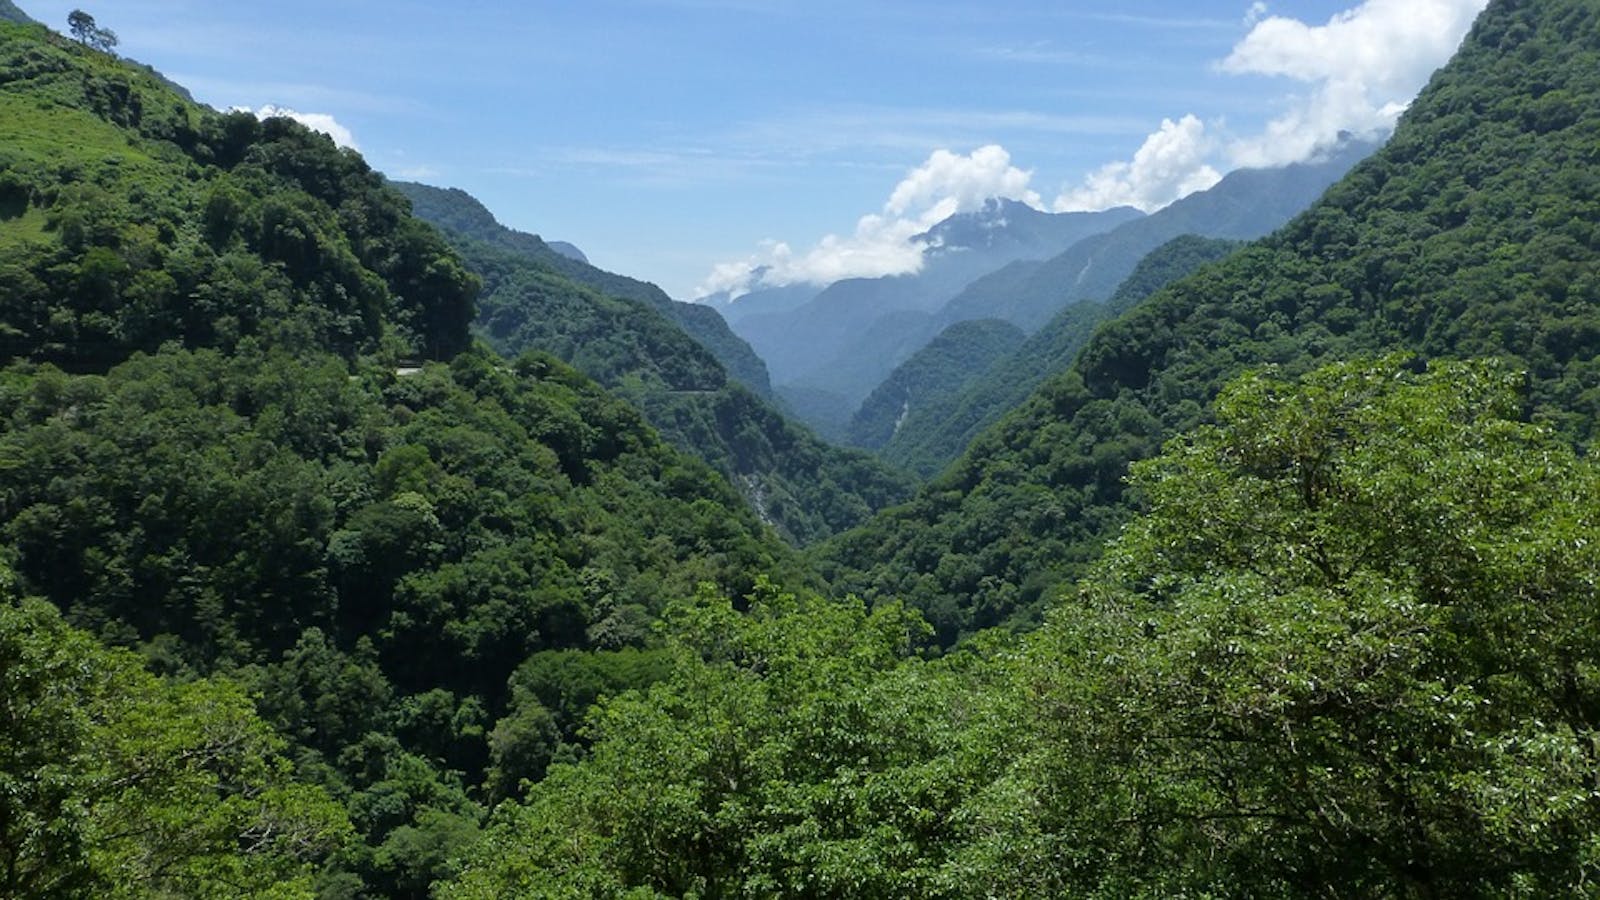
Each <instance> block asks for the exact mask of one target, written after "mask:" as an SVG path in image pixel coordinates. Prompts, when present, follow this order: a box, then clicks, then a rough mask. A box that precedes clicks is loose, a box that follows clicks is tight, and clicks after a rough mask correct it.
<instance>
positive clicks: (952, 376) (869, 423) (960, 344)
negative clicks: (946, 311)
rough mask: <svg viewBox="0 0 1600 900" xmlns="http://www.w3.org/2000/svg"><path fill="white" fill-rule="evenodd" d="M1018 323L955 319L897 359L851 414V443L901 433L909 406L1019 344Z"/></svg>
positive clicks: (941, 393) (947, 390) (873, 445)
mask: <svg viewBox="0 0 1600 900" xmlns="http://www.w3.org/2000/svg"><path fill="white" fill-rule="evenodd" d="M1026 337H1027V336H1026V335H1024V334H1023V333H1022V329H1020V328H1018V327H1017V326H1015V325H1012V324H1011V323H1010V322H1002V321H1000V320H999V319H978V320H976V321H972V322H959V323H957V324H955V325H952V326H950V327H949V328H946V329H945V330H944V331H942V332H940V334H939V336H938V337H936V338H934V339H933V341H932V342H930V343H929V344H928V345H927V346H926V347H923V348H922V349H921V350H918V351H917V352H916V353H914V354H912V356H911V358H910V359H908V360H906V361H905V362H903V363H901V364H900V365H899V366H898V367H896V368H895V370H894V372H893V373H891V374H890V375H889V377H888V378H887V379H885V380H884V382H883V384H880V385H878V388H877V389H876V390H874V391H873V392H872V394H871V395H869V396H868V397H867V399H866V402H864V403H862V404H861V408H860V409H859V410H857V411H856V414H855V416H853V417H852V418H851V420H850V437H849V439H850V443H851V444H852V445H854V446H857V447H865V448H867V449H869V450H880V449H882V448H883V447H884V446H885V445H887V444H888V443H889V442H890V441H891V440H893V439H894V438H895V437H896V436H898V435H899V433H900V427H901V426H902V425H903V424H904V423H905V422H906V421H907V419H908V417H909V416H910V413H911V410H912V409H921V408H923V407H924V406H925V405H926V404H928V403H929V402H930V399H931V398H942V397H947V396H950V395H953V394H955V393H956V392H957V391H959V390H960V388H961V386H962V385H964V384H966V383H968V382H969V381H970V380H971V379H972V378H974V377H975V376H976V375H977V374H980V373H982V372H985V371H987V370H988V369H989V368H990V367H991V366H993V365H994V364H995V362H996V361H997V360H999V359H1001V358H1003V357H1005V356H1007V355H1009V354H1011V353H1013V352H1015V351H1016V350H1017V348H1018V347H1019V346H1022V343H1023V340H1024V339H1025V338H1026Z"/></svg>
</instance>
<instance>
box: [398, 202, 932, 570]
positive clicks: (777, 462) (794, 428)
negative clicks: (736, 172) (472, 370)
mask: <svg viewBox="0 0 1600 900" xmlns="http://www.w3.org/2000/svg"><path fill="white" fill-rule="evenodd" d="M401 187H402V188H404V189H405V190H406V192H407V193H408V194H409V195H410V196H412V197H413V198H415V199H416V201H417V204H418V210H419V212H420V213H421V214H422V215H423V216H426V217H430V218H432V219H433V221H435V222H436V223H437V224H438V225H439V226H440V227H441V228H443V229H444V231H445V233H446V235H447V236H448V237H449V238H450V240H451V242H452V244H453V245H454V246H455V247H456V248H457V249H458V251H459V252H460V253H461V256H462V259H463V260H464V262H465V263H466V265H467V267H468V268H469V269H470V270H471V271H472V272H474V273H475V274H477V275H478V276H480V277H481V278H482V280H483V285H484V289H483V293H482V295H481V296H480V298H479V301H478V317H477V326H478V328H479V330H480V332H481V333H482V334H483V335H484V337H485V338H487V339H488V340H489V342H490V343H491V344H492V345H493V346H494V347H495V348H496V349H498V350H500V351H501V352H502V353H505V354H506V355H508V356H512V355H515V354H518V353H522V352H524V351H528V350H539V351H545V352H550V353H554V354H557V355H558V356H560V357H561V358H562V359H565V360H567V361H568V362H570V363H572V364H573V365H574V366H576V367H578V368H579V369H580V370H582V371H583V372H584V373H585V374H587V375H589V376H590V377H592V378H595V379H597V380H598V381H600V382H601V383H602V384H604V385H605V386H606V387H608V388H611V389H612V390H613V391H615V392H617V393H618V394H619V395H621V396H623V397H625V398H627V399H628V400H629V401H631V402H632V403H633V404H634V405H635V406H637V407H638V408H639V409H640V410H642V411H643V412H644V414H645V418H646V419H647V420H648V421H649V422H650V424H651V425H652V426H654V427H655V428H656V429H657V430H659V431H660V432H661V434H662V436H663V437H664V438H666V439H667V441H669V442H670V443H672V444H673V445H674V446H676V447H677V448H678V449H680V450H683V451H684V452H687V453H690V454H693V455H695V456H698V457H699V458H700V459H702V460H704V461H705V462H707V463H708V464H710V465H711V466H712V467H713V468H715V469H716V470H717V471H718V472H720V473H722V474H723V475H724V476H725V477H727V478H728V480H729V481H731V482H732V483H733V484H734V485H735V486H736V487H737V488H738V489H739V490H740V492H741V493H742V494H743V495H744V497H745V500H746V502H748V503H749V504H750V505H751V507H752V508H754V509H755V510H756V512H757V515H759V516H760V517H761V519H762V520H763V521H765V522H767V523H769V524H771V525H773V526H774V527H776V528H777V529H778V531H779V533H780V534H782V535H783V536H784V537H786V538H788V539H789V540H790V541H792V542H794V543H797V544H809V543H814V542H816V541H818V540H821V539H823V538H826V537H829V536H831V535H833V534H837V533H839V532H841V531H843V530H845V529H847V528H851V527H854V526H856V525H859V524H861V523H862V522H863V521H865V520H866V519H867V517H868V516H869V515H871V514H872V513H873V512H876V511H877V510H879V509H883V508H884V507H886V506H889V505H891V504H893V503H898V502H900V501H902V500H904V499H906V498H907V497H908V496H910V494H911V490H912V483H911V480H910V479H909V478H907V477H906V476H904V475H901V474H899V473H897V472H895V471H893V470H891V469H890V468H889V467H887V466H885V465H884V464H882V463H880V462H878V461H877V460H875V459H873V458H872V457H870V456H868V455H866V454H864V453H860V452H857V451H851V450H843V449H839V448H835V447H831V446H829V445H827V444H824V443H823V442H821V441H819V440H817V438H815V437H814V436H813V435H811V434H810V433H809V432H808V431H807V430H806V429H804V428H802V427H800V426H798V425H796V424H794V423H793V422H791V421H789V420H788V419H786V418H785V417H784V416H783V415H782V414H781V413H779V412H778V411H777V410H776V409H774V408H773V407H772V405H771V404H770V403H768V402H766V401H764V400H762V399H761V398H760V397H758V396H756V393H755V392H754V391H753V390H752V389H750V388H747V387H746V386H745V385H744V384H742V383H739V382H738V381H737V380H735V379H730V377H729V371H728V370H727V369H725V368H724V366H723V364H722V363H721V361H720V360H719V359H718V358H717V356H720V357H722V358H724V359H725V358H727V357H728V355H729V354H728V353H722V354H717V355H716V356H714V355H713V354H712V353H711V352H708V351H707V349H706V348H705V347H702V346H701V345H700V344H699V343H697V342H696V341H695V340H694V339H693V338H691V337H690V336H689V334H686V333H685V332H684V331H682V330H680V329H679V328H678V327H677V326H675V325H674V324H673V323H672V322H670V321H668V319H667V318H666V316H665V315H663V314H662V313H661V312H658V311H657V309H656V307H660V306H661V304H666V307H663V308H666V309H667V310H668V312H672V314H673V315H674V316H676V317H678V318H679V319H680V320H681V319H683V318H684V317H685V316H688V315H689V314H691V313H692V314H693V315H695V316H709V317H711V318H713V319H715V320H716V324H717V326H718V328H719V329H720V331H717V332H715V333H716V334H720V335H721V336H722V338H721V339H720V342H721V343H724V344H726V343H728V342H732V343H733V344H737V346H738V347H740V348H743V354H746V355H751V358H754V357H753V354H750V350H749V347H747V346H746V345H745V344H744V342H743V341H740V340H738V339H737V338H735V337H733V335H732V334H731V333H730V332H728V331H727V326H726V325H723V324H722V320H721V318H720V316H718V315H717V313H716V311H715V310H712V309H709V308H707V307H703V306H695V305H694V304H687V303H677V304H674V303H672V301H670V300H667V299H666V295H664V294H661V292H660V290H659V289H657V288H655V287H654V286H652V285H647V284H643V283H642V282H636V281H633V280H632V279H626V278H622V277H621V276H617V275H612V274H610V273H607V272H602V271H601V270H599V269H596V268H594V267H592V266H588V265H586V264H583V263H580V262H578V261H576V260H571V259H567V258H566V257H562V256H560V255H559V254H556V253H555V251H553V250H551V249H550V248H549V247H548V246H547V245H545V244H544V242H542V241H540V240H539V239H538V238H536V237H534V236H532V235H528V234H522V233H520V232H516V231H511V230H510V229H507V228H504V227H502V226H501V225H499V224H498V223H497V222H495V221H494V219H493V217H492V216H490V215H489V213H488V211H487V210H485V209H484V208H483V207H482V205H480V204H478V203H477V202H476V201H474V200H472V198H471V197H469V196H467V195H466V194H463V193H462V192H460V191H444V190H440V189H438V188H429V187H424V186H422V185H401ZM575 279H582V281H583V283H582V284H579V283H577V281H575ZM650 296H657V298H658V300H659V303H657V304H656V307H652V306H647V305H646V302H645V299H648V297H650ZM639 298H645V299H639ZM679 307H687V308H688V309H687V310H682V311H678V312H673V310H675V309H677V308H679ZM734 356H735V358H736V359H737V358H739V357H738V354H734ZM758 365H759V363H758ZM735 371H737V370H735ZM755 374H756V375H757V376H759V379H760V384H761V385H762V386H764V385H765V383H766V371H765V369H764V368H763V369H760V370H759V371H758V372H756V373H755Z"/></svg>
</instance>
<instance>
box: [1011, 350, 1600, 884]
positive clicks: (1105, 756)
mask: <svg viewBox="0 0 1600 900" xmlns="http://www.w3.org/2000/svg"><path fill="white" fill-rule="evenodd" d="M1417 368H1418V366H1417V365H1416V364H1414V363H1410V362H1407V361H1406V360H1404V359H1403V358H1389V359H1385V360H1380V361H1376V362H1371V361H1368V362H1362V363H1350V364H1341V365H1337V366H1332V367H1329V368H1326V369H1322V370H1319V371H1317V372H1314V373H1312V374H1311V375H1308V376H1306V377H1305V378H1304V379H1302V380H1300V381H1299V382H1290V381H1286V380H1283V379H1280V378H1277V377H1274V376H1272V375H1271V374H1262V373H1258V374H1255V375H1249V376H1246V377H1244V378H1242V379H1240V380H1238V381H1236V382H1234V383H1233V384H1232V385H1231V386H1230V387H1229V388H1228V389H1227V390H1225V391H1224V392H1223V394H1222V395H1221V397H1220V398H1219V399H1218V401H1217V405H1216V417H1217V423H1218V424H1217V425H1215V426H1210V427H1205V428H1201V429H1199V430H1197V431H1196V432H1194V433H1193V434H1192V435H1190V436H1189V437H1187V438H1184V439H1182V440H1179V441H1175V442H1173V443H1172V444H1170V445H1169V446H1168V448H1167V450H1166V452H1165V453H1164V454H1163V455H1162V456H1161V457H1159V458H1157V459H1154V460H1151V461H1149V462H1145V463H1140V464H1136V465H1135V467H1134V474H1133V479H1132V480H1133V482H1134V484H1135V486H1136V488H1137V489H1139V490H1141V491H1142V492H1143V494H1144V496H1145V498H1146V499H1147V501H1148V506H1149V509H1148V512H1147V513H1146V514H1145V515H1144V516H1142V517H1141V518H1140V519H1139V520H1137V521H1136V522H1135V523H1133V524H1132V525H1131V526H1130V527H1129V528H1128V530H1127V531H1126V532H1125V534H1124V536H1123V537H1122V539H1121V540H1120V541H1119V542H1118V544H1117V545H1116V546H1114V547H1113V548H1112V550H1111V551H1110V552H1109V554H1108V557H1107V559H1106V560H1105V562H1104V564H1103V567H1102V568H1101V570H1100V572H1099V574H1098V577H1097V578H1096V579H1095V580H1094V581H1093V582H1092V583H1091V584H1090V585H1089V586H1088V587H1087V588H1086V589H1085V590H1084V591H1083V593H1082V595H1081V596H1080V597H1079V599H1078V602H1075V603H1068V604H1066V605H1064V606H1063V607H1062V608H1061V609H1059V610H1057V612H1056V615H1055V616H1054V617H1053V619H1052V621H1051V623H1050V624H1049V625H1048V626H1047V628H1046V629H1045V630H1044V631H1043V632H1041V633H1040V634H1039V635H1037V636H1036V637H1035V638H1034V640H1033V652H1032V654H1031V659H1030V660H1029V663H1028V665H1027V666H1026V667H1025V671H1024V673H1023V674H1022V679H1021V681H1019V686H1020V689H1021V690H1023V691H1026V692H1028V694H1029V695H1030V696H1031V697H1032V699H1033V704H1034V706H1035V707H1036V708H1037V709H1039V710H1042V711H1043V712H1042V714H1040V715H1038V716H1037V717H1035V718H1034V720H1033V725H1034V726H1035V727H1037V729H1038V731H1037V732H1036V734H1035V735H1034V736H1033V738H1032V739H1031V742H1032V744H1033V750H1032V751H1031V752H1029V753H1027V754H1024V755H1023V756H1022V757H1021V759H1020V760H1019V763H1018V764H1017V765H1016V766H1015V767H1014V768H1013V770H1012V771H1013V774H1012V776H1011V778H1010V779H1008V780H1009V781H1010V782H1011V788H1010V793H1009V796H1011V797H1012V798H1013V801H1012V802H1011V803H1009V804H1007V805H1006V806H1005V807H1004V808H996V809H993V810H990V811H989V813H988V814H987V815H988V816H990V817H992V818H991V819H990V821H991V822H993V823H995V824H996V825H999V824H1004V825H1006V826H1007V827H1010V828H1015V817H1014V815H1013V812H1012V811H1013V810H1014V809H1016V808H1017V807H1018V806H1019V805H1020V806H1021V808H1025V809H1031V810H1036V812H1034V813H1033V814H1032V815H1031V816H1030V817H1029V818H1030V819H1031V821H1030V822H1028V824H1027V825H1026V826H1025V827H1024V828H1022V829H1020V831H1021V834H1017V833H1015V832H1013V833H1012V834H1010V835H1009V836H1008V839H1009V843H1008V844H1007V846H1006V847H1004V848H1003V853H1004V861H1003V862H1001V863H999V864H997V865H996V866H995V868H994V869H993V874H994V881H995V882H996V883H1003V882H1004V881H1005V879H1007V878H1017V877H1024V876H1025V875H1027V874H1028V873H1040V872H1050V873H1053V877H1054V878H1056V879H1057V881H1055V882H1053V883H1049V884H1043V885H1041V884H1039V883H1037V882H1033V883H1028V884H1026V885H1019V884H1018V883H1017V882H1012V886H1013V888H1014V889H1013V890H1012V891H1011V892H1013V893H1030V892H1034V893H1039V894H1056V895H1062V894H1074V895H1076V894H1085V893H1095V892H1100V893H1105V894H1110V895H1120V896H1130V895H1146V894H1149V895H1161V896H1200V895H1205V896H1283V895H1305V894H1308V893H1326V894H1327V895H1329V896H1395V897H1432V896H1484V895H1495V896H1510V895H1517V896H1523V895H1526V896H1538V895H1557V894H1571V893H1575V892H1581V889H1580V888H1579V887H1578V886H1579V885H1585V884H1591V883H1593V881H1594V879H1595V877H1596V875H1597V873H1600V854H1597V853H1596V850H1597V845H1596V841H1595V839H1594V835H1595V834H1597V833H1600V832H1597V828H1600V798H1597V794H1596V793H1595V791H1594V787H1593V772H1594V771H1595V760H1596V747H1597V746H1600V743H1597V741H1600V715H1597V712H1600V627H1597V625H1600V621H1597V620H1600V613H1597V609H1600V607H1597V604H1596V599H1597V598H1596V590H1597V589H1596V583H1597V573H1600V558H1597V556H1596V548H1597V547H1600V517H1597V512H1596V507H1595V504H1594V497H1595V496H1596V491H1597V490H1600V481H1597V473H1596V470H1595V467H1594V466H1593V465H1592V463H1590V462H1588V461H1587V460H1584V459H1580V458H1579V457H1577V456H1576V455H1575V454H1574V453H1573V452H1572V450H1571V448H1570V447H1569V446H1567V445H1566V444H1564V443H1563V442H1561V441H1560V440H1558V439H1556V438H1555V437H1553V436H1552V435H1551V434H1550V433H1549V432H1548V431H1547V430H1545V429H1542V428H1540V427H1537V426H1533V425H1529V424H1526V423H1523V422H1520V421H1518V420H1517V415H1518V412H1519V410H1520V409H1521V408H1522V403H1523V400H1522V396H1521V393H1520V391H1521V389H1522V387H1523V385H1524V384H1525V377H1524V376H1523V375H1521V374H1520V373H1517V372H1514V371H1510V370H1507V369H1505V368H1504V367H1501V366H1497V365H1493V364H1472V363H1435V364H1432V365H1431V366H1429V367H1428V369H1427V370H1426V371H1422V372H1418V371H1416V369H1417ZM1001 793H1002V794H1006V793H1007V791H1005V790H1002V791H1001ZM1019 873H1021V874H1019ZM1023 887H1026V888H1029V889H1030V890H1024V889H1023ZM998 892H999V893H1002V894H1005V893H1007V890H1006V888H1004V887H1001V888H999V889H998Z"/></svg>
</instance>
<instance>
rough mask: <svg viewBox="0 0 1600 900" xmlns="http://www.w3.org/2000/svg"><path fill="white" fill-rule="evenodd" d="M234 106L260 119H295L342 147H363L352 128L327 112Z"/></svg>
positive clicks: (280, 107)
mask: <svg viewBox="0 0 1600 900" xmlns="http://www.w3.org/2000/svg"><path fill="white" fill-rule="evenodd" d="M234 108H235V109H239V110H243V111H244V112H247V113H252V114H253V115H255V117H256V118H258V119H273V118H278V117H280V116H281V117H282V118H285V119H293V120H295V121H296V122H299V123H300V124H301V125H304V126H306V127H307V128H309V129H311V130H312V131H320V132H322V133H323V134H325V135H327V136H328V137H331V138H333V142H334V143H335V144H338V145H339V146H341V147H348V148H350V149H351V150H360V149H361V148H360V147H359V146H357V145H356V136H355V135H354V134H352V133H351V131H350V129H348V128H346V127H344V126H343V125H341V124H339V121H338V120H337V119H335V118H334V117H333V116H330V115H328V114H327V113H303V112H297V111H296V110H292V109H289V108H287V107H283V106H274V105H272V104H270V103H269V104H267V105H266V106H263V107H261V108H260V109H251V108H250V107H248V106H238V107H234Z"/></svg>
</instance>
